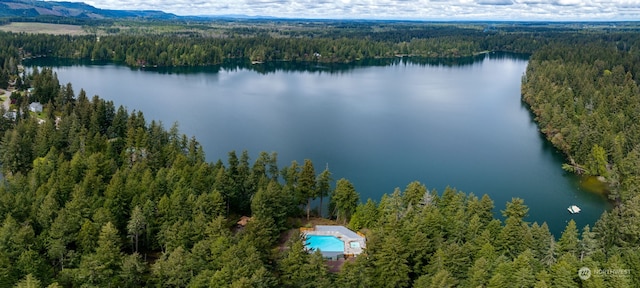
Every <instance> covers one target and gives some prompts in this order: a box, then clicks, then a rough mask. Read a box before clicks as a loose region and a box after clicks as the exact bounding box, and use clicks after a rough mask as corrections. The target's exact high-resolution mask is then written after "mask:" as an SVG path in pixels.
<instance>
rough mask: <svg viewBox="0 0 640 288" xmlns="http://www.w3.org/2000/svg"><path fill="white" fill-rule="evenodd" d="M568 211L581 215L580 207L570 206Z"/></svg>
mask: <svg viewBox="0 0 640 288" xmlns="http://www.w3.org/2000/svg"><path fill="white" fill-rule="evenodd" d="M567 210H569V213H571V214H578V213H580V207H578V206H576V205H571V206H569V208H567Z"/></svg>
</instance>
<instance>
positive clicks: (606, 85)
mask: <svg viewBox="0 0 640 288" xmlns="http://www.w3.org/2000/svg"><path fill="white" fill-rule="evenodd" d="M314 25H318V24H317V23H316V24H314ZM326 25H329V24H326ZM340 25H347V24H344V23H342V24H340ZM372 25H373V24H366V23H365V24H362V23H360V24H357V25H356V26H357V27H355V28H353V27H337V26H339V25H337V24H336V25H335V26H336V27H334V26H331V27H332V28H331V29H328V31H329V32H324V34H323V33H321V32H318V31H320V30H313V29H311V30H294V31H289V30H279V31H276V32H277V34H278V36H277V37H276V36H273V35H272V34H273V33H271V34H270V33H263V32H264V31H262V30H260V29H259V28H254V29H256V30H251V31H246V30H242V29H240V28H233V29H229V30H228V31H227V32H226V33H230V34H229V35H230V36H229V37H213V36H203V35H187V36H185V35H150V34H149V35H133V34H126V33H121V34H116V35H109V36H102V37H100V38H99V40H97V39H96V36H73V37H72V36H53V35H43V34H24V33H20V34H16V33H5V32H0V64H1V65H2V67H1V69H0V88H7V87H8V86H13V88H15V89H16V92H15V93H13V94H12V99H11V101H12V103H13V104H12V106H13V107H14V108H17V109H16V113H15V114H8V113H7V112H8V111H6V109H5V108H4V107H2V108H0V112H1V114H2V115H3V116H4V117H0V132H1V133H2V134H1V137H2V140H1V144H0V162H1V163H2V173H3V177H4V179H3V180H2V181H3V182H2V185H0V287H616V288H618V287H639V286H640V248H639V247H640V126H639V125H640V88H639V86H638V85H639V84H640V34H639V33H637V31H629V29H630V28H629V29H627V28H625V29H622V28H621V29H580V28H575V27H573V26H567V27H564V28H563V27H562V25H560V27H555V26H554V27H551V28H549V27H543V28H540V27H538V28H536V27H529V26H526V25H525V26H522V27H519V28H509V27H505V28H500V29H489V30H488V31H486V30H487V29H481V28H479V26H473V25H470V26H469V27H466V26H462V27H460V26H456V25H435V24H433V25H430V24H416V23H412V24H402V23H401V24H396V25H398V26H394V25H393V24H389V23H385V24H384V25H388V26H389V27H386V29H380V27H378V26H376V29H373V28H372V27H373V26H372ZM376 25H381V24H380V23H377V24H376ZM407 25H409V27H411V29H406V28H407ZM374 30H375V31H374ZM243 31H244V33H245V34H242V33H243ZM332 31H333V32H332ZM397 31H404V32H402V33H400V32H398V33H395V32H397ZM274 33H275V32H274ZM287 33H288V34H291V35H290V36H287V35H286V34H287ZM172 37H175V38H172ZM177 39H179V40H177ZM484 51H508V52H524V53H530V54H531V57H530V60H529V66H528V68H527V71H526V74H525V75H523V78H522V100H523V101H524V102H525V103H526V104H527V105H528V106H529V107H530V109H531V111H532V112H533V113H534V115H535V118H536V121H537V123H538V125H539V127H540V131H541V133H544V135H545V136H546V137H547V138H548V139H549V141H550V142H551V143H553V145H554V146H555V147H557V148H558V149H559V150H560V151H562V152H563V153H564V154H565V155H566V159H567V164H565V165H564V168H565V169H566V170H569V171H571V172H574V173H580V174H584V175H591V176H594V177H598V178H599V179H600V181H602V182H603V183H606V185H607V187H608V189H607V190H608V196H609V198H610V200H611V201H612V202H613V203H614V204H615V205H614V208H613V209H612V210H611V211H607V212H605V213H603V214H602V216H601V218H600V219H599V220H598V221H597V222H596V223H595V224H594V225H593V226H589V225H587V226H585V227H577V226H576V223H575V222H573V221H570V222H568V224H567V226H566V228H565V230H564V232H563V233H562V234H561V235H559V237H555V236H554V235H552V234H551V233H550V232H549V229H548V227H547V224H546V223H535V222H534V223H531V222H528V221H527V214H528V208H527V206H526V203H525V202H524V201H523V200H522V199H519V198H513V199H512V200H511V201H509V202H508V203H494V201H493V200H491V199H490V197H489V196H487V195H482V196H480V195H474V194H470V193H464V192H463V191H458V190H456V189H453V188H446V189H444V190H443V191H435V190H432V189H428V188H427V185H428V183H419V182H412V183H398V185H399V188H396V189H395V190H394V191H389V193H388V194H385V195H384V196H383V197H382V198H381V199H360V197H359V194H358V192H357V187H354V186H353V185H352V183H351V182H350V181H349V180H348V179H344V178H341V177H340V175H332V173H331V171H329V170H328V169H319V167H315V166H314V163H313V162H312V160H311V159H306V160H304V161H303V162H302V163H298V162H296V161H293V162H292V163H287V164H285V165H283V164H282V163H278V155H277V153H276V152H271V153H267V152H261V153H260V154H259V156H258V157H256V159H250V157H249V153H248V152H247V151H241V152H236V151H230V152H229V153H228V157H227V159H220V160H217V161H215V162H207V160H206V158H205V155H204V152H203V148H202V146H201V145H200V144H199V143H198V141H197V139H195V138H188V137H186V136H185V135H184V134H181V133H180V131H179V129H178V125H177V124H174V125H172V126H170V127H165V126H164V124H163V123H161V122H158V121H155V120H153V119H146V118H145V116H144V114H143V112H142V111H128V110H127V109H125V108H124V107H122V106H119V105H118V104H117V103H113V102H110V101H105V100H103V99H101V98H99V97H98V96H93V97H91V96H88V95H87V94H86V92H85V91H84V90H82V89H77V88H75V87H73V85H72V84H71V83H67V84H61V83H59V81H58V79H57V76H56V73H55V71H53V70H52V69H50V68H42V69H40V70H39V69H34V70H33V71H31V72H30V73H26V72H25V71H23V70H22V69H21V67H20V66H21V65H20V64H21V61H22V60H23V58H28V57H34V56H37V55H45V56H48V57H60V58H79V59H100V60H109V61H114V62H122V63H126V64H128V65H131V66H140V65H159V66H181V65H184V66H193V65H212V64H217V63H220V61H222V60H223V59H229V58H238V59H247V60H249V61H275V60H287V61H327V62H345V61H347V62H348V61H356V60H358V59H369V58H384V57H396V56H397V55H401V56H412V57H418V56H422V57H463V56H471V55H474V54H476V53H482V52H484ZM27 88H33V90H31V92H28V90H27ZM35 101H37V102H40V103H44V110H43V112H41V113H32V112H29V111H28V105H29V103H31V102H35ZM405 185H406V186H405ZM451 185H452V186H454V185H455V183H451ZM316 199H318V200H320V203H323V201H324V203H329V204H328V206H329V212H330V213H329V214H330V215H329V219H324V220H325V221H333V223H339V224H344V225H346V226H348V227H349V228H351V229H353V230H355V231H360V232H362V233H363V234H364V235H366V237H367V248H366V249H365V252H364V253H363V254H361V255H359V256H358V257H355V259H351V260H349V261H345V263H344V265H343V266H342V267H340V268H339V269H335V268H334V267H331V266H330V265H328V262H327V261H326V260H325V259H323V257H322V255H321V254H320V253H317V252H316V253H308V251H306V249H305V246H304V239H303V236H302V235H301V234H300V233H299V232H298V230H297V229H298V228H300V227H302V226H304V224H303V223H306V221H307V219H309V218H311V217H313V218H315V219H318V218H319V213H318V212H317V211H316V207H313V206H312V205H311V204H312V201H314V200H316ZM320 207H322V204H321V205H320ZM494 211H500V212H501V215H502V217H501V218H496V217H494ZM241 216H251V220H250V221H248V222H247V223H246V225H244V226H242V225H238V224H237V221H238V220H239V219H240V217H241ZM582 267H588V268H590V269H591V271H592V273H593V274H592V276H591V277H590V278H588V279H586V280H583V279H582V278H581V277H580V276H581V275H580V274H579V273H578V271H579V270H580V268H582ZM598 272H601V273H598Z"/></svg>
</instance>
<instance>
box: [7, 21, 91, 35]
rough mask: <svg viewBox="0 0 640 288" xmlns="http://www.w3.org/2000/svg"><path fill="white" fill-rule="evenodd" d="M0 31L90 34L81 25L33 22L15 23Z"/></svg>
mask: <svg viewBox="0 0 640 288" xmlns="http://www.w3.org/2000/svg"><path fill="white" fill-rule="evenodd" d="M0 31H6V32H15V33H20V32H24V33H30V34H53V35H87V34H88V33H87V32H86V31H85V30H84V29H82V26H79V25H66V24H49V23H33V22H13V23H10V24H9V25H2V26H0Z"/></svg>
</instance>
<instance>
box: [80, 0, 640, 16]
mask: <svg viewBox="0 0 640 288" xmlns="http://www.w3.org/2000/svg"><path fill="white" fill-rule="evenodd" d="M72 1H81V0H72ZM84 2H85V3H88V4H90V5H93V6H96V7H98V8H105V9H135V10H137V9H153V10H162V11H165V12H170V13H174V14H177V15H226V14H243V15H261V16H276V17H293V18H331V19H336V18H337V19H344V18H347V19H415V20H566V21H574V20H640V0H145V1H140V0H85V1H84Z"/></svg>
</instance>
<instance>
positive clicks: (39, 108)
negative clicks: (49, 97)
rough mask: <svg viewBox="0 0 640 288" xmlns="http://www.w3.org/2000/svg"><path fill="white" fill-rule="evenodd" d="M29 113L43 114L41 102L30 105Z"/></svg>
mask: <svg viewBox="0 0 640 288" xmlns="http://www.w3.org/2000/svg"><path fill="white" fill-rule="evenodd" d="M29 111H31V112H34V113H40V112H42V104H40V102H33V103H31V104H29Z"/></svg>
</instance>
